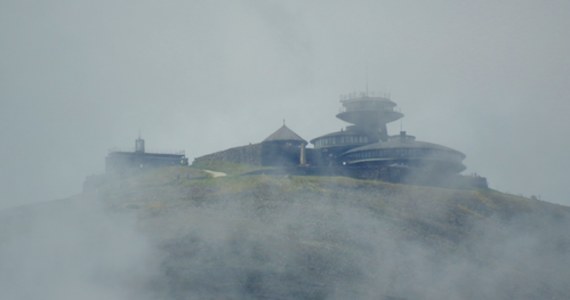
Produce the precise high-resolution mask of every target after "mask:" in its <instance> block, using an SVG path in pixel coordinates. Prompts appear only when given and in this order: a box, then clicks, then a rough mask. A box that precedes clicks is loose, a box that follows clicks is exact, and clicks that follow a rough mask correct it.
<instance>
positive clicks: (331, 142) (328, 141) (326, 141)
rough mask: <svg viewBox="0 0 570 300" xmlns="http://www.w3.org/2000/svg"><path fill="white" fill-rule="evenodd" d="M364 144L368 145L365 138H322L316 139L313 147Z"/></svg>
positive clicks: (346, 136)
mask: <svg viewBox="0 0 570 300" xmlns="http://www.w3.org/2000/svg"><path fill="white" fill-rule="evenodd" d="M366 143H368V137H367V136H358V135H343V136H331V137H324V138H321V139H318V140H317V141H316V142H315V146H316V147H317V148H319V147H327V146H336V145H350V144H366Z"/></svg>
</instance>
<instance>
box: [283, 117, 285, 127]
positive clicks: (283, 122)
mask: <svg viewBox="0 0 570 300" xmlns="http://www.w3.org/2000/svg"><path fill="white" fill-rule="evenodd" d="M283 126H285V118H283Z"/></svg>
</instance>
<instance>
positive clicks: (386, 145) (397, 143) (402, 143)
mask: <svg viewBox="0 0 570 300" xmlns="http://www.w3.org/2000/svg"><path fill="white" fill-rule="evenodd" d="M393 148H424V149H426V148H427V149H437V150H441V151H449V152H455V153H457V154H459V155H461V156H462V157H463V158H465V154H463V153H461V152H459V151H457V150H454V149H451V148H448V147H445V146H442V145H438V144H433V143H428V142H421V141H416V140H413V139H399V138H394V139H389V140H388V141H386V142H378V143H373V144H369V145H366V146H362V147H358V148H353V149H351V150H349V151H346V152H345V153H344V154H343V155H346V154H350V153H354V152H361V151H368V150H380V149H393Z"/></svg>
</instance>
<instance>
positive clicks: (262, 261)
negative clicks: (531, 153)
mask: <svg viewBox="0 0 570 300" xmlns="http://www.w3.org/2000/svg"><path fill="white" fill-rule="evenodd" d="M185 172H186V171H185V170H184V169H170V170H157V171H154V172H150V173H145V174H141V175H139V176H134V177H131V178H127V179H121V180H119V179H115V180H112V181H107V182H102V183H101V184H100V185H99V186H98V187H97V188H96V189H93V190H92V191H91V192H88V193H85V194H83V195H80V196H78V197H76V198H74V199H68V200H65V201H60V202H56V203H52V204H49V205H44V207H29V208H21V209H18V210H11V211H5V212H3V213H2V214H1V215H0V222H2V228H3V230H2V231H1V233H2V235H1V236H0V237H2V240H4V241H10V240H13V239H14V237H13V236H11V235H13V233H14V230H13V229H14V228H19V231H18V233H19V234H20V235H26V234H30V232H33V231H34V226H33V225H36V226H38V225H37V222H35V221H34V220H35V219H37V217H38V216H42V215H47V216H50V217H52V216H53V214H54V211H55V212H58V213H55V215H57V217H59V218H60V219H64V220H65V219H66V218H67V219H69V220H68V221H67V222H68V223H72V224H67V223H65V222H64V224H59V225H58V226H57V227H56V228H60V227H62V228H63V227H66V226H65V225H72V226H73V225H74V222H77V223H81V222H83V220H84V219H89V217H87V218H86V217H82V216H83V215H85V216H89V215H90V214H93V211H99V212H100V213H98V216H97V217H96V218H95V217H91V219H93V220H95V222H93V223H94V225H92V226H87V227H86V228H84V229H83V231H85V232H83V231H80V232H79V233H74V235H76V234H77V235H81V234H85V235H86V237H84V238H83V239H81V241H82V242H85V243H89V244H90V245H91V246H92V248H90V251H88V253H89V254H90V255H91V256H95V257H98V256H99V254H94V253H95V252H96V253H98V252H97V251H93V249H98V248H99V247H101V245H98V244H99V243H98V242H100V243H101V244H105V245H106V246H104V247H103V248H104V249H105V251H103V253H107V252H108V255H109V256H110V257H113V253H114V252H113V251H112V249H108V248H109V247H110V246H109V245H122V246H121V247H116V248H118V249H123V250H119V252H120V253H123V254H122V255H123V256H120V255H119V258H121V257H122V258H123V260H127V261H130V262H131V263H128V264H125V265H124V267H123V268H116V267H112V265H113V263H109V264H110V265H111V266H109V267H105V268H103V269H102V270H99V271H98V272H101V273H102V274H103V277H107V276H108V278H114V279H113V280H111V282H120V283H121V284H120V285H121V288H120V289H117V288H116V287H115V286H114V285H113V284H112V283H111V282H109V281H108V280H101V279H100V278H99V279H98V280H99V281H96V283H97V284H94V286H96V287H101V286H104V287H105V289H103V290H104V291H105V292H106V293H107V294H112V295H119V296H117V299H125V298H121V297H126V298H129V297H133V296H136V297H138V298H148V299H347V298H353V299H567V298H568V297H569V296H570V287H569V286H570V285H569V283H570V271H569V270H568V269H567V266H568V265H570V254H569V252H568V251H569V249H570V247H569V246H570V236H569V234H568V228H569V227H568V225H570V209H569V208H568V207H563V206H559V205H553V204H549V203H546V202H541V201H537V200H531V199H526V198H523V197H517V196H513V195H507V194H502V193H499V192H496V191H492V190H451V189H442V188H433V187H418V186H408V185H396V184H387V183H382V182H378V181H363V180H355V179H349V178H341V177H297V176H293V177H290V176H228V177H222V178H204V177H196V176H185V175H184V174H186V173H185ZM192 174H196V173H195V172H194V173H192ZM85 203H88V204H89V205H88V207H87V208H85ZM60 213H63V215H64V216H67V217H61V216H60V215H59V214H60ZM70 215H72V216H74V217H69V216H70ZM23 216H25V217H23ZM101 216H103V217H101ZM98 220H102V222H99V223H98V222H97V221H98ZM124 220H130V221H129V222H130V223H129V222H127V223H128V224H125V222H124ZM47 223H49V222H47ZM26 224H28V225H27V227H26ZM29 224H32V225H29ZM101 224H103V225H104V224H107V225H104V226H107V227H110V228H112V229H110V230H108V231H105V232H100V231H101V230H99V229H97V230H95V229H94V228H100V226H101ZM129 224H130V225H129ZM113 226H115V227H113ZM22 228H27V229H26V230H23V229H22ZM64 234H65V232H64ZM90 234H93V235H99V236H110V237H112V238H111V239H110V240H108V238H104V239H102V240H101V239H100V238H95V237H93V238H90V236H89V235H90ZM117 234H118V236H119V237H114V236H115V235H117ZM121 238H124V240H126V241H129V242H128V243H122V242H121V241H122V240H121ZM72 241H73V239H72ZM141 241H144V242H141ZM133 243H134V244H136V245H138V246H137V247H135V248H132V244H133ZM7 244H8V245H10V243H7ZM56 244H57V243H56ZM65 245H66V244H65V243H63V245H61V246H62V247H64V246H65ZM54 247H55V248H56V249H57V245H56V246H54ZM111 248H113V247H111ZM124 249H128V251H126V250H124ZM79 250H81V249H79ZM143 250H144V251H143ZM78 252H80V251H78ZM125 252H126V253H133V254H134V257H136V259H134V260H133V258H132V257H131V258H129V259H126V258H125V257H128V254H125ZM0 253H1V252H0ZM78 257H81V255H78ZM86 259H88V257H87V258H86ZM99 260H100V261H102V262H103V265H105V264H106V262H107V261H108V260H110V261H111V262H114V261H115V259H114V258H107V257H106V256H105V257H103V258H99ZM142 265H144V267H141V266H142ZM0 272H1V271H0ZM87 273H88V274H91V273H90V272H87ZM107 273H109V274H108V275H107ZM117 274H120V276H119V275H117ZM133 275H137V276H133ZM88 277H89V276H88ZM89 278H90V277H89ZM89 282H90V283H92V282H93V281H89ZM110 287H113V288H110ZM95 290H97V291H98V292H99V291H100V289H95ZM117 290H118V291H120V293H119V292H117Z"/></svg>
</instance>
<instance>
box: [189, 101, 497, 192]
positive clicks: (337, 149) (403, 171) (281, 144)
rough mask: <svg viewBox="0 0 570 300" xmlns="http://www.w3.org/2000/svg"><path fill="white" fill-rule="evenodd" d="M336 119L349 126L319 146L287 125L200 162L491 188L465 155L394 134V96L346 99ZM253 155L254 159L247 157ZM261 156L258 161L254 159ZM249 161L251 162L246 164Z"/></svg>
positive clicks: (318, 141) (318, 139) (326, 137)
mask: <svg viewBox="0 0 570 300" xmlns="http://www.w3.org/2000/svg"><path fill="white" fill-rule="evenodd" d="M340 103H341V105H342V107H341V109H340V112H339V113H338V114H337V115H336V117H337V118H338V119H340V120H342V121H345V122H347V123H349V125H348V126H347V127H346V128H343V129H341V130H340V131H336V132H332V133H328V134H325V135H322V136H319V137H316V138H314V139H312V140H311V141H310V142H311V144H312V146H313V147H307V145H308V143H307V142H306V141H305V139H303V138H302V137H301V136H299V135H298V134H297V133H295V132H294V131H293V130H291V129H290V128H289V127H287V126H285V124H283V126H282V127H280V128H279V129H278V130H277V131H275V132H274V133H272V134H271V135H269V136H268V137H267V138H266V139H264V140H263V141H262V142H261V143H258V144H254V145H251V144H250V145H249V146H243V147H235V148H231V149H228V150H225V151H222V152H217V153H214V154H209V155H205V156H202V157H198V158H196V161H197V162H201V163H203V162H208V161H213V160H223V161H228V162H234V163H248V164H251V163H252V162H254V163H255V164H259V165H262V166H267V167H273V168H270V169H264V170H262V171H261V172H265V173H271V172H276V173H278V174H282V173H287V174H308V175H344V176H352V177H357V178H368V179H381V180H385V181H390V182H405V183H415V184H425V185H435V186H454V187H487V182H486V179H485V178H483V177H479V176H464V175H461V174H460V173H461V172H462V171H463V170H465V166H464V165H463V160H464V159H465V155H464V154H463V153H461V152H459V151H457V150H454V149H451V148H449V147H445V146H442V145H438V144H434V143H429V142H424V141H419V140H416V138H415V137H414V136H411V135H408V134H407V133H406V132H405V131H400V132H399V133H398V134H395V135H390V134H389V132H388V130H387V126H386V125H387V124H388V123H390V122H394V121H396V120H399V119H401V118H402V117H403V116H404V115H403V114H402V113H401V112H399V111H397V110H395V108H396V103H394V102H393V101H392V100H390V97H389V96H388V95H383V96H371V95H369V94H368V93H360V94H350V95H347V96H343V97H341V100H340ZM244 153H249V155H244ZM256 156H257V157H259V158H258V160H257V161H256V160H252V159H251V157H256ZM243 157H249V158H248V160H247V161H246V160H243V159H242V158H243Z"/></svg>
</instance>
